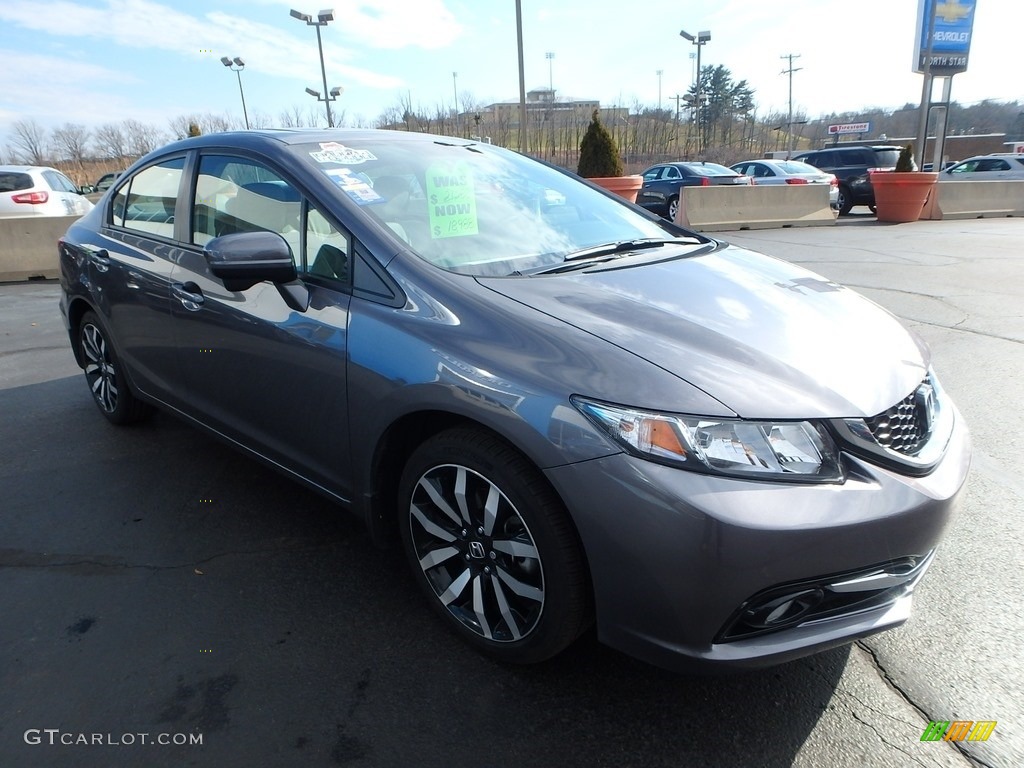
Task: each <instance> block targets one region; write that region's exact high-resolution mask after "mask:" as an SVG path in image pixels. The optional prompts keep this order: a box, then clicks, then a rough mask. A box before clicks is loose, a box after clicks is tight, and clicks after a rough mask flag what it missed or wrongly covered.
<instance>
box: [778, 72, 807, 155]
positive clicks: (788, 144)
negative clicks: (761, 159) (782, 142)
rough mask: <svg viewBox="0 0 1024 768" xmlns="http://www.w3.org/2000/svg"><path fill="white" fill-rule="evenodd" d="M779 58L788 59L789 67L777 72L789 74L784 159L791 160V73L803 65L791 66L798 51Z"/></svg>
mask: <svg viewBox="0 0 1024 768" xmlns="http://www.w3.org/2000/svg"><path fill="white" fill-rule="evenodd" d="M779 58H780V59H788V60H789V69H784V70H782V72H780V73H779V74H782V75H789V121H788V122H787V123H786V159H787V160H791V159H792V158H793V73H794V72H799V71H800V70H801V69H803V67H796V68H794V67H793V59H799V58H800V54H799V53H787V54H786V55H785V56H780V57H779Z"/></svg>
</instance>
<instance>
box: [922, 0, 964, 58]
mask: <svg viewBox="0 0 1024 768" xmlns="http://www.w3.org/2000/svg"><path fill="white" fill-rule="evenodd" d="M976 4H977V3H976V0H918V6H917V35H916V37H915V44H914V71H915V72H922V73H923V72H924V71H925V70H926V66H925V59H926V58H927V56H928V30H929V29H930V28H931V19H932V14H933V13H934V15H935V27H934V32H933V34H932V40H931V73H932V74H933V75H938V76H940V77H947V76H949V75H955V74H959V73H960V72H965V71H966V70H967V57H968V54H969V53H970V50H971V35H972V32H973V29H974V7H975V5H976Z"/></svg>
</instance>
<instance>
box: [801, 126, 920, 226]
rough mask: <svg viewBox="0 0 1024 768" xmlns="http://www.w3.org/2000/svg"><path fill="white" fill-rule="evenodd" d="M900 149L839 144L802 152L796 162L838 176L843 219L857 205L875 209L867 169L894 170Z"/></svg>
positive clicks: (890, 146)
mask: <svg viewBox="0 0 1024 768" xmlns="http://www.w3.org/2000/svg"><path fill="white" fill-rule="evenodd" d="M901 149H902V147H899V146H896V145H894V144H864V145H854V146H846V145H843V144H836V145H833V146H831V147H825V148H824V149H816V150H814V151H813V152H803V153H801V154H799V155H797V156H796V157H794V158H793V159H794V160H800V161H801V162H804V163H809V164H810V165H813V166H814V167H815V168H820V169H821V170H823V171H828V172H829V173H834V174H835V175H836V178H837V179H838V180H839V204H838V207H839V215H840V216H844V215H846V214H847V213H849V212H850V209H851V208H853V206H855V205H867V206H870V208H871V210H872V211H874V210H875V191H874V190H873V189H872V188H871V181H870V179H869V178H868V169H869V168H880V169H885V170H889V171H891V170H892V169H893V168H895V167H896V160H897V159H898V158H899V156H900V150H901Z"/></svg>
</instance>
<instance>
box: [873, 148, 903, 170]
mask: <svg viewBox="0 0 1024 768" xmlns="http://www.w3.org/2000/svg"><path fill="white" fill-rule="evenodd" d="M899 159H900V151H899V150H898V149H876V150H875V165H876V166H877V167H878V168H895V167H896V161H897V160H899Z"/></svg>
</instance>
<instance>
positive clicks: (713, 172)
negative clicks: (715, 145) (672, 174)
mask: <svg viewBox="0 0 1024 768" xmlns="http://www.w3.org/2000/svg"><path fill="white" fill-rule="evenodd" d="M686 167H687V168H689V169H690V170H691V171H693V172H694V173H695V174H697V175H698V176H735V175H736V171H734V170H733V169H732V168H726V167H725V166H724V165H719V164H718V163H687V164H686Z"/></svg>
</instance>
